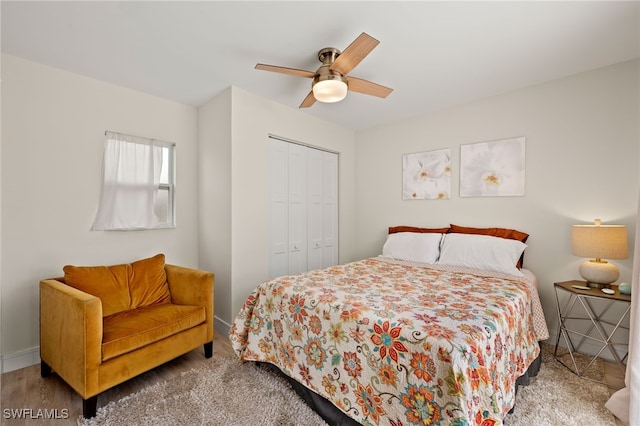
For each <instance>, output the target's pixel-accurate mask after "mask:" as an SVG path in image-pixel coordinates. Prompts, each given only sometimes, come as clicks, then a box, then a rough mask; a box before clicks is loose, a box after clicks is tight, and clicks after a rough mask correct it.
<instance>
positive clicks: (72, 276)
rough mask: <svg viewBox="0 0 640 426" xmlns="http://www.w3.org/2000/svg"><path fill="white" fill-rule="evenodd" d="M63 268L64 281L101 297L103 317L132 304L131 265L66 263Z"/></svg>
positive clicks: (124, 309) (127, 307)
mask: <svg viewBox="0 0 640 426" xmlns="http://www.w3.org/2000/svg"><path fill="white" fill-rule="evenodd" d="M62 270H63V271H64V282H65V283H66V284H67V285H70V286H71V287H74V288H77V289H78V290H80V291H84V292H85V293H89V294H91V295H93V296H96V297H99V298H100V300H101V301H102V316H103V317H106V316H109V315H111V314H115V313H118V312H122V311H126V310H128V309H129V305H130V304H131V298H130V297H129V275H130V273H131V265H128V264H123V265H113V266H73V265H66V266H65V267H64V268H62Z"/></svg>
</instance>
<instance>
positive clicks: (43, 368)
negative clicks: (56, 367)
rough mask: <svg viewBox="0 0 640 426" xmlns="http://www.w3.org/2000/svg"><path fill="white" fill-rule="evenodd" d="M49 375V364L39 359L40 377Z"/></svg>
mask: <svg viewBox="0 0 640 426" xmlns="http://www.w3.org/2000/svg"><path fill="white" fill-rule="evenodd" d="M50 375H51V366H50V365H49V364H47V363H46V362H44V361H42V360H40V377H49V376H50Z"/></svg>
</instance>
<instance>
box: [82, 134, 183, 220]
mask: <svg viewBox="0 0 640 426" xmlns="http://www.w3.org/2000/svg"><path fill="white" fill-rule="evenodd" d="M174 157H175V144H172V143H169V142H162V141H157V140H154V139H148V138H141V137H137V136H130V135H123V134H120V133H113V132H106V133H105V147H104V164H103V171H102V175H103V184H102V194H101V196H100V205H99V208H98V213H97V214H96V219H95V221H94V224H93V227H92V229H93V230H135V229H153V228H171V227H174V226H175V219H174V187H175V161H174Z"/></svg>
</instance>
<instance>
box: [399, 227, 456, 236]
mask: <svg viewBox="0 0 640 426" xmlns="http://www.w3.org/2000/svg"><path fill="white" fill-rule="evenodd" d="M397 232H418V233H425V234H426V233H433V234H446V233H447V232H449V228H416V227H415V226H390V227H389V234H395V233H397Z"/></svg>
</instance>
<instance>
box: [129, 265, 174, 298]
mask: <svg viewBox="0 0 640 426" xmlns="http://www.w3.org/2000/svg"><path fill="white" fill-rule="evenodd" d="M129 292H130V294H131V309H136V308H139V307H141V306H149V305H155V304H158V303H169V302H170V301H171V294H170V293H169V284H168V283H167V275H166V273H165V271H164V254H157V255H155V256H153V257H150V258H148V259H142V260H138V261H136V262H133V263H132V264H131V277H130V279H129Z"/></svg>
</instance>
